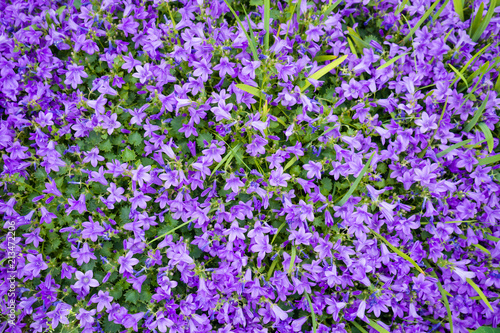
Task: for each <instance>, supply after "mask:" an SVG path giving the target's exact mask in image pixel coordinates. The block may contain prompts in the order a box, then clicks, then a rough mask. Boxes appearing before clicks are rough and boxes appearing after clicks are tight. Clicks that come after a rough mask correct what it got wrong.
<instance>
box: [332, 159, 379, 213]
mask: <svg viewBox="0 0 500 333" xmlns="http://www.w3.org/2000/svg"><path fill="white" fill-rule="evenodd" d="M374 155H375V152H373V153H372V155H371V156H370V158H369V159H368V162H366V164H365V166H364V167H363V169H362V170H361V172H360V173H359V175H358V177H356V180H355V181H354V183H353V184H352V185H351V188H350V189H349V191H348V192H347V193H346V194H345V195H344V196H343V197H342V199H340V200H339V201H337V203H336V204H335V205H336V206H343V205H344V204H345V203H346V202H347V200H349V198H350V197H351V195H352V194H353V193H354V191H355V190H356V188H357V187H358V185H359V182H361V179H362V178H363V176H364V175H365V173H366V170H368V167H369V166H370V163H371V162H372V159H373V156H374Z"/></svg>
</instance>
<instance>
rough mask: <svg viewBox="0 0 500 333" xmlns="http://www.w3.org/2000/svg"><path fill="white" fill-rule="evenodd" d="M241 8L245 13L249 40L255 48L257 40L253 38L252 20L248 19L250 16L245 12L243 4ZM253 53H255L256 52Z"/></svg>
mask: <svg viewBox="0 0 500 333" xmlns="http://www.w3.org/2000/svg"><path fill="white" fill-rule="evenodd" d="M242 8H243V12H244V13H245V18H246V19H247V24H248V30H250V38H251V42H252V44H253V45H254V48H255V47H256V45H257V40H256V39H255V33H254V32H253V28H252V21H250V17H249V16H248V14H247V11H246V9H245V6H243V7H242ZM255 54H257V52H256V53H255Z"/></svg>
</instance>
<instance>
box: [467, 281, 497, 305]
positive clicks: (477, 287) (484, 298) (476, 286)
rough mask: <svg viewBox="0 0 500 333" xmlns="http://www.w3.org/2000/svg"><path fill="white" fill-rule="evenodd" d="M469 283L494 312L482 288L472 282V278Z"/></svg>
mask: <svg viewBox="0 0 500 333" xmlns="http://www.w3.org/2000/svg"><path fill="white" fill-rule="evenodd" d="M467 283H469V284H470V285H471V287H472V288H474V290H475V291H476V292H477V294H478V295H479V297H481V299H482V300H483V301H484V303H485V304H486V305H487V306H488V307H489V308H490V310H491V311H493V308H492V307H491V304H490V301H488V299H487V298H486V295H485V294H484V293H483V291H482V290H481V288H479V286H478V285H477V284H476V283H475V282H474V281H472V280H471V279H470V278H467Z"/></svg>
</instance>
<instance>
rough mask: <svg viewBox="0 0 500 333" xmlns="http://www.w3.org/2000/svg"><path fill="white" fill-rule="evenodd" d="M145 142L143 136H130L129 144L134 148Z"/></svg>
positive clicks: (135, 134)
mask: <svg viewBox="0 0 500 333" xmlns="http://www.w3.org/2000/svg"><path fill="white" fill-rule="evenodd" d="M143 140H144V139H143V138H142V136H141V135H140V134H139V133H137V132H134V133H132V134H131V135H129V136H128V142H129V143H130V144H131V145H134V146H138V145H140V144H141V143H142V142H143Z"/></svg>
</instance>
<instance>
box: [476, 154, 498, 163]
mask: <svg viewBox="0 0 500 333" xmlns="http://www.w3.org/2000/svg"><path fill="white" fill-rule="evenodd" d="M498 161H500V154H498V155H493V156H489V157H485V158H480V159H478V164H479V165H488V164H492V163H495V162H498Z"/></svg>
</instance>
